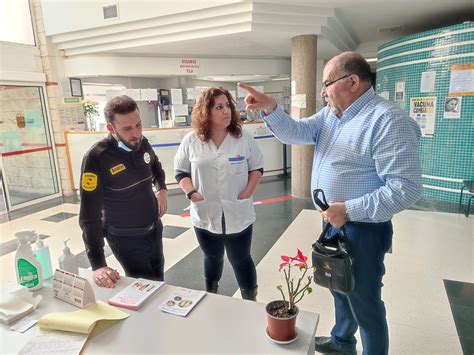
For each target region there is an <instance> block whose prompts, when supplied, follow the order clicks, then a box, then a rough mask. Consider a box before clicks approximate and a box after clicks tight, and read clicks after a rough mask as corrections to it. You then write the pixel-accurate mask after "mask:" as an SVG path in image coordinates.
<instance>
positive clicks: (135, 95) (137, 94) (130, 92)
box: [123, 89, 142, 101]
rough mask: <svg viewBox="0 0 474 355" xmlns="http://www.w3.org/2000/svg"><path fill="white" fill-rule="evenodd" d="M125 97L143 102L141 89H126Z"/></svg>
mask: <svg viewBox="0 0 474 355" xmlns="http://www.w3.org/2000/svg"><path fill="white" fill-rule="evenodd" d="M123 95H127V96H130V97H131V98H132V99H134V100H135V101H141V100H142V97H141V90H140V89H125V90H124V92H123Z"/></svg>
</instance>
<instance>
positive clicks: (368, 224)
mask: <svg viewBox="0 0 474 355" xmlns="http://www.w3.org/2000/svg"><path fill="white" fill-rule="evenodd" d="M390 222H391V221H385V222H354V221H347V222H346V225H348V226H350V225H354V226H377V225H381V224H385V223H390Z"/></svg>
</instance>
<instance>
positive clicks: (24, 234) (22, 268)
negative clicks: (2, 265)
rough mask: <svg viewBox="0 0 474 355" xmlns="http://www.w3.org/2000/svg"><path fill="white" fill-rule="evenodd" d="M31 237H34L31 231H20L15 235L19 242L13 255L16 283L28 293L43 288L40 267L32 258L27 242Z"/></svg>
mask: <svg viewBox="0 0 474 355" xmlns="http://www.w3.org/2000/svg"><path fill="white" fill-rule="evenodd" d="M31 232H32V233H33V234H31ZM31 235H34V232H33V231H21V232H18V233H16V234H15V237H17V238H18V239H19V240H20V245H19V246H18V248H17V250H16V254H15V271H16V278H17V281H18V283H19V284H20V285H22V286H25V287H27V288H28V289H29V290H30V291H35V290H39V289H40V288H42V287H43V275H42V270H41V265H40V263H39V262H38V260H36V258H35V257H34V256H33V252H32V250H31V245H30V242H29V241H28V238H29V237H30V236H31Z"/></svg>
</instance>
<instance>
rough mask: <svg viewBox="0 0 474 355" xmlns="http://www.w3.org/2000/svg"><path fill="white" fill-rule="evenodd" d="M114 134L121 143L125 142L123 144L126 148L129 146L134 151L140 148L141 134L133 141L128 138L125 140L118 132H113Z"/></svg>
mask: <svg viewBox="0 0 474 355" xmlns="http://www.w3.org/2000/svg"><path fill="white" fill-rule="evenodd" d="M115 135H116V136H117V139H119V140H120V141H121V142H122V143H123V144H125V146H127V147H128V148H130V149H131V150H133V151H134V152H136V151H137V150H138V149H140V146H141V144H142V137H143V136H141V137H140V138H139V139H138V141H137V140H133V141H130V140H128V141H127V140H125V139H124V138H123V137H121V136H120V134H118V132H115Z"/></svg>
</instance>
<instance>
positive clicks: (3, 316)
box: [0, 286, 42, 324]
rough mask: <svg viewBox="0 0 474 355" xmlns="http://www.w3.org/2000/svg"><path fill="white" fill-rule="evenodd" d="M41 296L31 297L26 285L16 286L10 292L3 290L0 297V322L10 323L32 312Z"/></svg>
mask: <svg viewBox="0 0 474 355" xmlns="http://www.w3.org/2000/svg"><path fill="white" fill-rule="evenodd" d="M41 299H42V296H40V295H38V296H36V297H33V294H32V293H31V292H30V291H28V289H27V288H26V287H23V286H21V287H18V288H16V290H14V291H12V292H8V293H7V292H3V290H2V297H1V299H0V322H1V323H5V324H11V323H14V322H16V321H17V320H19V319H21V318H22V317H24V316H25V315H27V314H28V313H30V312H33V311H34V310H35V309H36V307H37V306H38V304H39V303H40V301H41Z"/></svg>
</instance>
